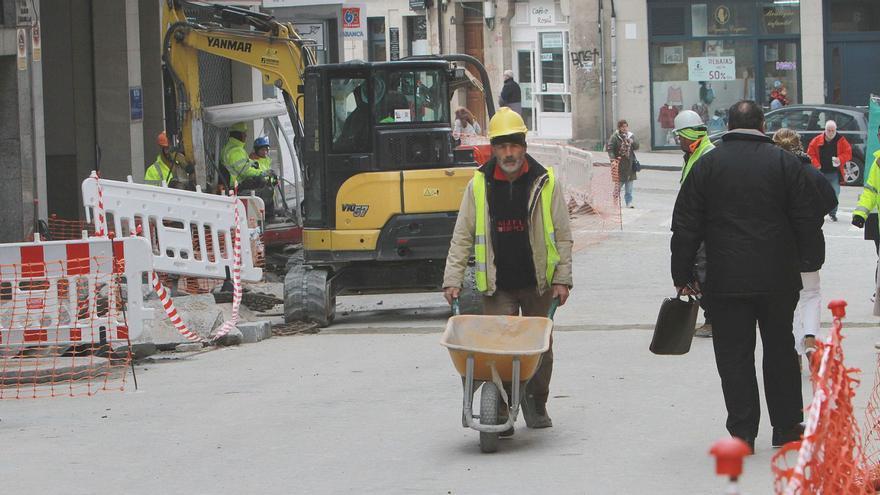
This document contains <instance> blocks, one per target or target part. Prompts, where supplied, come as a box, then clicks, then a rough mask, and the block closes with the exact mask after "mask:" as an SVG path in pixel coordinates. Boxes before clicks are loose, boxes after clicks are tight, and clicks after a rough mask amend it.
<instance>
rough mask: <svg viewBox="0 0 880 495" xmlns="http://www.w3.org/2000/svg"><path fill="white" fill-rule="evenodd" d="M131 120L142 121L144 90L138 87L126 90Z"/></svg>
mask: <svg viewBox="0 0 880 495" xmlns="http://www.w3.org/2000/svg"><path fill="white" fill-rule="evenodd" d="M128 101H129V107H130V109H131V120H144V90H143V89H141V87H140V86H135V87H133V88H128Z"/></svg>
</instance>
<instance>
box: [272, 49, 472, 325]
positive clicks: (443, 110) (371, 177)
mask: <svg viewBox="0 0 880 495" xmlns="http://www.w3.org/2000/svg"><path fill="white" fill-rule="evenodd" d="M304 82H305V84H304V86H305V92H304V98H305V101H304V105H303V107H304V109H305V110H304V115H303V124H304V125H303V128H304V131H305V134H304V139H303V146H302V151H303V160H302V164H303V176H304V181H305V183H306V184H307V187H306V189H305V194H304V198H303V204H302V211H303V226H304V230H303V257H304V266H302V267H294V268H293V269H292V270H291V271H290V272H288V275H287V278H286V292H285V293H286V294H288V295H289V296H290V297H293V298H296V299H295V300H294V299H290V300H288V301H286V302H285V316H286V318H287V319H288V320H294V319H309V320H314V321H318V322H319V323H323V324H327V323H329V321H330V320H332V313H333V306H335V304H333V303H332V300H335V296H336V295H344V294H364V293H384V292H389V291H397V292H404V291H428V290H438V289H440V288H441V287H440V286H441V284H442V275H443V269H444V263H445V259H446V254H447V252H448V250H449V242H450V240H451V238H452V231H453V227H454V225H455V219H456V216H457V212H458V207H459V204H460V202H461V195H462V192H463V191H464V189H465V187H466V186H467V183H468V181H469V180H470V179H471V177H472V176H473V171H474V167H475V166H476V163H475V162H474V161H473V156H472V155H468V154H466V153H457V152H456V149H455V146H454V143H453V138H452V126H451V115H450V114H451V111H450V98H451V97H452V94H453V93H454V91H455V90H456V89H458V88H460V87H463V86H465V85H468V84H471V81H470V80H469V79H468V78H467V77H466V73H465V71H464V70H463V69H461V68H459V67H458V66H456V65H455V64H454V63H451V62H449V61H447V60H439V59H436V60H434V59H430V60H402V61H395V62H378V63H365V62H350V63H344V64H330V65H315V66H310V67H307V68H306V70H305V75H304ZM306 278H311V279H315V280H312V281H311V282H310V281H308V280H305V279H306ZM317 278H320V279H321V280H317ZM310 284H314V285H313V286H311V285H310ZM309 291H311V292H312V293H313V296H312V299H316V301H314V302H312V303H309V294H308V292H309ZM319 293H320V294H326V296H327V298H328V299H327V300H326V301H317V299H318V298H319V295H320V294H319ZM286 299H289V298H288V297H286ZM318 306H323V307H324V309H326V311H324V310H323V309H318ZM310 308H311V309H310Z"/></svg>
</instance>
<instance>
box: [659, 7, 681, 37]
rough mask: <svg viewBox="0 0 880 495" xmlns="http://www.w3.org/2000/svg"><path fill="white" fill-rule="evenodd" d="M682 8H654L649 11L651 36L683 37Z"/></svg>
mask: <svg viewBox="0 0 880 495" xmlns="http://www.w3.org/2000/svg"><path fill="white" fill-rule="evenodd" d="M686 17H687V16H686V15H685V8H684V7H654V8H653V9H652V10H651V35H652V36H684V35H685V32H684V30H685V23H684V20H685V18H686Z"/></svg>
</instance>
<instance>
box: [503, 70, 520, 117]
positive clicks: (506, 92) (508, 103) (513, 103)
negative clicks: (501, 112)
mask: <svg viewBox="0 0 880 495" xmlns="http://www.w3.org/2000/svg"><path fill="white" fill-rule="evenodd" d="M498 106H499V107H508V108H510V109H511V110H513V111H514V112H516V113H518V114H522V91H521V90H520V87H519V84H517V83H516V81H514V80H513V71H512V70H509V69H508V70H506V71H504V86H502V87H501V95H500V96H499V97H498Z"/></svg>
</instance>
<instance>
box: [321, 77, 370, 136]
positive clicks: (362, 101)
mask: <svg viewBox="0 0 880 495" xmlns="http://www.w3.org/2000/svg"><path fill="white" fill-rule="evenodd" d="M330 97H331V98H332V99H333V106H332V111H333V140H332V149H333V152H334V153H366V152H369V151H370V93H369V90H368V87H367V80H366V79H361V78H356V79H352V78H337V79H331V80H330Z"/></svg>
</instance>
